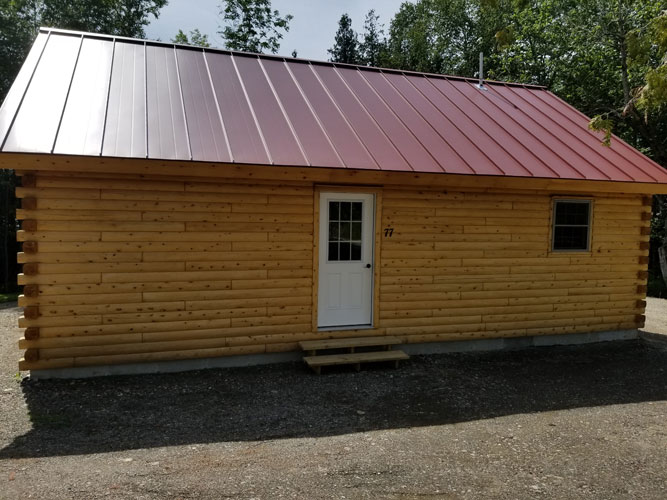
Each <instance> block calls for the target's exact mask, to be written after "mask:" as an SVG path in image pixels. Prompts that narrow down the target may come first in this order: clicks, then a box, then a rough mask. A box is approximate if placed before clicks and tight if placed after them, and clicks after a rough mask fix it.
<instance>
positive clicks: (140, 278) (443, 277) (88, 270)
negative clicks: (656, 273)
mask: <svg viewBox="0 0 667 500" xmlns="http://www.w3.org/2000/svg"><path fill="white" fill-rule="evenodd" d="M23 185H24V187H22V188H19V189H18V196H19V197H20V198H22V207H23V208H22V209H21V210H19V212H18V216H19V218H20V219H21V220H22V227H23V229H22V231H19V240H20V241H22V242H23V252H22V253H21V254H19V259H20V262H21V263H23V266H24V267H23V274H22V275H20V276H19V282H20V284H23V285H24V295H23V296H22V297H21V298H20V305H21V306H23V307H24V308H25V314H24V317H23V318H21V320H20V326H21V327H23V328H25V334H24V338H23V339H21V341H20V347H21V348H22V349H25V356H24V360H22V361H21V363H20V368H21V369H24V370H26V369H45V368H65V367H75V366H90V365H100V364H120V363H134V362H147V361H161V360H178V359H195V358H206V357H217V356H227V355H238V354H254V353H264V352H280V351H290V350H295V349H296V343H297V342H298V341H300V340H307V339H316V338H322V336H323V335H326V336H327V337H336V336H351V335H355V334H356V333H355V332H351V331H344V332H326V334H323V333H317V332H314V331H313V326H312V318H313V314H316V311H314V310H313V280H314V277H313V266H314V262H313V227H314V221H313V217H314V199H313V198H314V186H313V183H312V182H308V181H305V180H304V181H302V182H287V181H268V180H267V181H252V182H251V181H248V180H229V181H224V180H216V181H213V180H211V181H210V182H206V181H203V180H198V181H191V180H170V179H167V178H158V177H156V178H152V179H151V178H139V177H135V178H131V176H114V175H109V174H88V175H82V174H67V173H48V172H45V173H38V174H36V175H32V174H31V175H28V176H26V177H24V182H23ZM593 198H594V200H595V201H594V208H593V214H594V221H593V240H592V250H591V252H589V253H550V252H549V239H550V231H551V220H550V217H551V203H552V198H551V195H550V194H549V193H540V192H537V191H516V190H515V191H512V192H501V191H495V192H494V191H492V190H487V191H479V192H468V191H466V192H460V191H459V192H445V191H442V190H437V189H433V190H409V189H398V188H396V187H386V188H385V189H384V190H383V196H382V199H383V203H382V220H381V222H380V223H381V226H382V228H385V227H391V228H393V232H392V233H391V237H383V238H382V241H381V242H380V243H381V259H380V262H379V265H380V266H381V277H380V283H378V284H377V286H379V287H380V304H379V318H376V324H375V326H376V328H375V329H374V330H370V331H369V330H364V331H363V332H361V333H360V334H361V335H369V334H374V335H383V334H387V335H397V336H401V337H404V338H405V339H406V340H407V341H409V342H429V341H442V340H462V339H476V338H490V337H505V336H523V335H539V334H556V333H577V332H591V331H602V330H619V329H629V328H636V327H637V326H638V325H640V324H641V323H642V321H643V316H642V314H643V308H644V302H643V298H644V295H645V291H646V287H645V284H646V275H645V269H646V259H647V256H648V233H647V228H648V224H649V222H648V218H649V217H650V203H648V202H647V201H646V199H644V198H642V197H641V196H639V195H627V196H626V195H609V196H605V195H596V196H594V197H593ZM376 264H377V263H376Z"/></svg>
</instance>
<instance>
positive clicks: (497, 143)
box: [427, 78, 535, 177]
mask: <svg viewBox="0 0 667 500" xmlns="http://www.w3.org/2000/svg"><path fill="white" fill-rule="evenodd" d="M427 80H428V78H427ZM429 83H430V84H431V85H432V86H433V88H435V89H436V90H437V91H438V92H440V94H441V95H442V96H443V97H444V98H445V99H447V100H448V101H449V102H450V103H451V105H452V106H454V107H455V108H456V109H458V110H459V111H460V112H461V114H463V115H464V116H465V117H466V118H467V119H468V120H470V121H471V122H473V123H474V122H475V120H473V119H472V118H470V116H468V114H467V113H466V112H465V111H463V110H462V109H461V108H460V107H459V106H458V105H457V104H456V103H455V102H454V101H452V100H451V99H450V98H449V97H448V96H447V95H446V94H445V93H444V92H443V91H442V90H441V89H439V88H438V87H437V86H436V85H435V84H434V83H433V82H431V81H430V80H429ZM448 83H449V82H448ZM479 129H480V131H481V132H482V133H483V134H484V135H485V136H487V137H488V138H489V139H491V142H493V143H495V144H496V145H497V146H498V147H499V148H500V149H501V150H502V151H504V152H505V153H506V154H507V156H509V157H510V158H512V159H513V160H514V162H515V163H516V164H517V165H518V166H519V167H520V168H521V169H523V170H524V171H525V172H526V173H527V174H528V175H529V176H530V177H535V175H534V174H533V172H531V171H530V170H528V168H527V167H526V166H524V164H523V163H522V162H520V161H519V160H518V158H516V157H515V156H514V155H513V154H512V153H510V152H509V151H508V150H507V148H505V146H503V145H502V144H501V143H500V142H499V141H498V140H496V138H495V137H493V135H491V134H490V133H488V132H487V131H486V129H485V128H484V127H479ZM478 149H479V148H478Z"/></svg>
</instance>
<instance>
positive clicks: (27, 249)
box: [22, 241, 39, 254]
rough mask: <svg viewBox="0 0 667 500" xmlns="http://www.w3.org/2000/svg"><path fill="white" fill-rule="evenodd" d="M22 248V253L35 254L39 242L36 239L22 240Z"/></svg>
mask: <svg viewBox="0 0 667 500" xmlns="http://www.w3.org/2000/svg"><path fill="white" fill-rule="evenodd" d="M22 248H23V252H24V253H28V254H35V253H37V250H38V249H39V244H38V243H37V242H36V241H24V242H23V245H22Z"/></svg>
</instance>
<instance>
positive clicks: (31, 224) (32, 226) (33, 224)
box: [21, 219, 37, 233]
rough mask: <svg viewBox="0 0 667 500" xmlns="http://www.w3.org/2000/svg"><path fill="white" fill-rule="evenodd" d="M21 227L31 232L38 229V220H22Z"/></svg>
mask: <svg viewBox="0 0 667 500" xmlns="http://www.w3.org/2000/svg"><path fill="white" fill-rule="evenodd" d="M21 229H23V230H24V231H27V232H29V233H34V232H35V231H37V221H36V220H34V219H26V220H24V221H22V222H21Z"/></svg>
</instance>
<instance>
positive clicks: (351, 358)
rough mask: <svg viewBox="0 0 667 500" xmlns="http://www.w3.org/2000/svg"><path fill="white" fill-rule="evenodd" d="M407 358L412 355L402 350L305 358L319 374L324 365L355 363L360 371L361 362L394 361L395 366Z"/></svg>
mask: <svg viewBox="0 0 667 500" xmlns="http://www.w3.org/2000/svg"><path fill="white" fill-rule="evenodd" d="M405 359H410V356H408V355H407V354H405V353H404V352H403V351H401V350H396V351H373V352H355V353H348V354H327V355H325V356H306V357H304V358H303V360H304V361H305V362H306V364H308V366H310V367H311V368H312V369H313V370H315V373H317V374H319V373H320V371H321V368H322V367H323V366H333V365H355V367H356V369H357V371H359V369H360V368H361V363H379V362H382V361H393V362H394V363H395V366H396V367H398V362H399V361H401V360H405Z"/></svg>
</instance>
